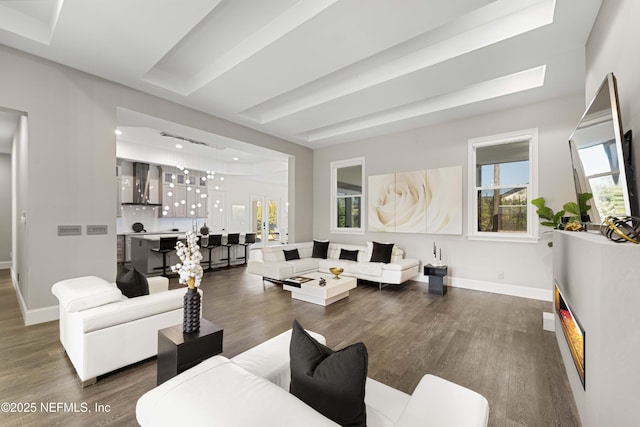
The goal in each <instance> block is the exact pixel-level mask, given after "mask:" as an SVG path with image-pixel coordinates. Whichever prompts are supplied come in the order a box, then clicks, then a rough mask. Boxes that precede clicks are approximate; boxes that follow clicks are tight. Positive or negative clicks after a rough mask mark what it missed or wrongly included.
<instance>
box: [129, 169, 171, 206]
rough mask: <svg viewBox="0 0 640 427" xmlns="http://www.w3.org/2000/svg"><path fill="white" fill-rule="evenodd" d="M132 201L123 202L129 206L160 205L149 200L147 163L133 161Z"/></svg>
mask: <svg viewBox="0 0 640 427" xmlns="http://www.w3.org/2000/svg"><path fill="white" fill-rule="evenodd" d="M132 188H133V199H132V200H133V202H131V203H123V205H129V206H132V205H133V206H139V205H142V206H162V205H161V204H159V203H150V202H149V200H150V198H149V164H148V163H140V162H134V163H133V186H132Z"/></svg>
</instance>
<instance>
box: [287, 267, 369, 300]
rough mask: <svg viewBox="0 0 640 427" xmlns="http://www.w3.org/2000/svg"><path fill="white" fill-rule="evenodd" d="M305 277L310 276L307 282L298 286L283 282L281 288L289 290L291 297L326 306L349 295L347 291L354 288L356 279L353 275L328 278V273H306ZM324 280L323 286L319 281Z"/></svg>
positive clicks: (356, 283) (356, 282)
mask: <svg viewBox="0 0 640 427" xmlns="http://www.w3.org/2000/svg"><path fill="white" fill-rule="evenodd" d="M305 277H309V278H312V279H313V280H310V281H308V282H304V283H301V284H300V287H297V286H291V285H289V284H288V283H287V282H284V284H283V286H282V289H284V290H285V291H289V292H291V298H293V299H297V300H301V301H306V302H310V303H313V304H317V305H322V306H327V305H329V304H333V303H334V302H336V301H339V300H341V299H343V298H347V297H348V296H349V291H350V290H351V289H355V288H356V287H357V285H358V281H357V279H356V278H355V277H346V276H344V277H341V278H339V279H337V280H336V279H335V278H333V279H331V280H329V279H328V277H329V276H328V275H326V274H322V273H317V272H314V273H308V274H305ZM321 279H326V280H325V285H324V286H323V285H322V284H321V283H320V281H321Z"/></svg>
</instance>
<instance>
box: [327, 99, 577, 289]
mask: <svg viewBox="0 0 640 427" xmlns="http://www.w3.org/2000/svg"><path fill="white" fill-rule="evenodd" d="M583 109H584V107H583V96H582V95H580V96H574V97H570V98H562V99H558V100H555V101H550V102H544V103H539V104H534V105H530V106H525V107H520V108H513V109H510V110H507V111H502V112H498V113H493V114H488V115H483V116H476V117H472V118H468V119H464V120H459V121H456V122H451V123H446V124H442V125H438V126H432V127H427V128H421V129H415V130H412V131H409V132H404V133H397V134H393V135H387V136H383V137H378V138H372V139H367V140H363V141H360V142H356V143H352V144H346V145H339V146H334V147H328V148H325V149H321V150H316V152H315V157H314V169H315V181H314V237H316V238H328V239H330V240H333V241H339V242H352V243H363V242H364V241H366V240H377V241H392V242H395V243H397V244H398V245H399V246H400V247H401V248H403V249H405V250H406V254H407V256H408V257H411V258H418V259H420V260H421V261H422V262H423V263H425V262H430V261H431V259H432V249H433V242H434V241H435V242H436V243H437V245H438V246H441V247H442V251H443V260H444V261H445V262H446V263H447V264H448V265H449V266H450V273H451V275H452V276H453V277H454V280H453V281H452V284H455V283H454V282H455V279H461V280H458V283H463V281H464V284H465V285H473V284H474V283H476V282H475V281H477V282H480V283H479V284H480V285H482V284H484V285H486V284H489V285H497V286H498V287H504V286H503V285H506V286H512V287H513V286H518V287H521V288H524V291H525V294H526V295H530V296H533V297H536V296H541V295H544V297H546V298H551V287H552V271H551V249H550V248H549V247H548V246H547V242H548V240H549V238H550V237H549V236H547V237H546V238H545V239H543V240H541V241H540V242H539V243H537V244H536V243H533V244H532V243H503V242H482V241H469V240H467V239H466V238H465V237H464V235H463V236H442V235H430V234H403V233H366V234H365V235H364V236H363V235H347V234H330V232H329V229H330V228H329V215H330V212H329V208H330V203H329V195H330V193H329V186H330V181H329V179H330V162H332V161H335V160H343V159H350V158H354V157H359V156H364V157H365V175H366V176H369V175H378V174H384V173H392V172H401V171H411V170H419V169H431V168H438V167H446V166H454V165H462V166H463V188H464V191H463V194H464V197H463V209H464V211H463V224H464V225H463V227H464V230H463V234H466V232H467V230H466V227H467V214H466V209H467V197H466V195H467V185H466V182H467V178H466V176H467V141H468V140H469V139H471V138H477V137H483V136H489V135H495V134H500V133H506V132H511V131H517V130H522V129H529V128H538V129H539V162H540V165H539V170H540V174H539V175H540V179H539V187H538V188H539V194H540V195H542V196H544V197H545V199H547V201H548V203H549V204H550V205H551V206H552V207H554V209H555V210H558V209H559V208H560V207H561V206H562V204H564V202H566V201H569V200H573V199H575V194H574V190H573V178H572V176H571V163H570V156H569V149H568V144H567V141H568V139H569V136H570V135H571V132H572V131H573V129H574V127H575V126H576V124H577V123H578V120H579V118H580V116H581V114H582V112H583ZM365 184H366V181H365ZM365 194H366V193H365ZM548 230H549V229H548V228H546V227H541V231H542V232H545V231H548ZM499 273H503V274H504V278H503V279H498V276H499ZM476 284H478V283H476ZM539 290H543V291H539ZM529 291H530V292H529ZM527 292H529V293H527ZM516 294H517V292H516Z"/></svg>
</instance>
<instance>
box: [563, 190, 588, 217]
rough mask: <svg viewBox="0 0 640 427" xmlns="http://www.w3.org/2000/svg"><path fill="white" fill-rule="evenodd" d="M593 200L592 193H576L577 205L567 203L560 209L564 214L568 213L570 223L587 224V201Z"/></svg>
mask: <svg viewBox="0 0 640 427" xmlns="http://www.w3.org/2000/svg"><path fill="white" fill-rule="evenodd" d="M591 199H593V194H592V193H578V203H576V202H567V203H565V204H564V206H563V207H562V208H563V209H564V210H565V212H566V213H570V214H571V216H570V221H579V222H589V221H590V220H591V218H589V209H591V205H590V204H589V200H591Z"/></svg>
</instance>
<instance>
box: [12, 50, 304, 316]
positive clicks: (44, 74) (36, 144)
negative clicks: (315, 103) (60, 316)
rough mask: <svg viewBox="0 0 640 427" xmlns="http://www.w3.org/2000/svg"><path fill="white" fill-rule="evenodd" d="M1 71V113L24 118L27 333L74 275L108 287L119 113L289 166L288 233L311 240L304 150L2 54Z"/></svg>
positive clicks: (21, 194) (52, 312)
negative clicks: (101, 228) (253, 149)
mask: <svg viewBox="0 0 640 427" xmlns="http://www.w3.org/2000/svg"><path fill="white" fill-rule="evenodd" d="M0 63H1V64H2V67H1V68H0V93H2V101H1V102H2V104H3V105H2V106H3V107H6V108H9V109H12V110H17V111H24V112H26V113H27V114H28V116H29V129H28V132H29V139H28V150H27V151H26V152H25V157H24V161H25V163H26V164H25V165H22V164H21V170H23V171H24V170H27V176H26V177H25V178H24V179H22V180H20V182H18V184H17V185H18V186H19V187H21V189H22V191H18V194H17V195H16V197H17V208H18V209H24V211H25V212H26V215H27V222H26V224H25V226H24V227H25V230H24V234H19V235H18V239H19V240H20V241H21V243H20V244H21V245H23V247H24V248H25V254H24V257H23V260H24V261H25V266H24V270H25V271H24V272H20V291H21V294H22V298H23V299H24V302H25V307H24V309H25V310H26V312H27V317H28V315H29V313H30V312H31V311H33V312H34V315H36V313H37V315H38V316H39V317H38V318H37V319H35V318H33V319H28V318H27V319H25V321H26V322H27V323H31V322H34V321H43V320H48V319H47V317H48V318H55V317H56V310H57V309H56V304H57V301H56V300H55V298H54V297H53V295H51V286H52V284H53V283H55V282H57V281H59V280H62V279H65V278H69V277H77V276H83V275H97V276H100V277H103V278H105V279H107V280H111V279H113V278H114V277H115V272H116V225H115V224H116V220H115V214H114V206H115V203H116V194H115V192H114V191H113V189H114V185H113V175H114V170H115V166H116V150H115V134H114V129H115V128H116V124H117V114H116V108H117V107H118V106H121V107H123V108H127V109H130V110H133V111H139V112H141V113H143V114H148V115H150V116H154V117H158V118H161V119H165V120H169V121H172V122H176V123H179V124H182V125H185V126H190V127H193V128H196V129H202V130H205V131H208V132H213V133H218V134H221V135H223V136H227V137H230V138H234V139H238V140H242V141H246V142H248V143H251V144H255V145H258V146H262V147H267V148H270V149H273V150H276V151H280V152H283V153H286V154H290V155H292V156H294V157H295V162H296V166H298V165H300V166H301V167H298V168H296V169H295V171H294V172H290V175H292V176H291V178H292V179H295V181H296V187H297V188H298V191H297V192H296V194H295V197H289V200H290V202H291V203H292V204H296V205H297V210H298V212H299V215H298V216H297V217H296V218H295V221H294V222H293V226H294V227H295V229H294V230H293V231H294V232H297V233H299V234H300V236H302V238H309V237H310V235H311V230H312V221H313V215H312V203H313V201H312V196H311V190H312V180H313V177H312V168H311V164H312V158H313V153H312V151H311V150H309V149H307V148H304V147H301V146H298V145H296V144H293V143H290V142H287V141H284V140H281V139H278V138H275V137H271V136H269V135H266V134H262V133H260V132H257V131H254V130H251V129H248V128H245V127H243V126H239V125H236V124H233V123H230V122H227V121H225V120H222V119H220V118H217V117H214V116H211V115H208V114H204V113H201V112H198V111H195V110H192V109H189V108H186V107H184V106H180V105H178V104H175V103H172V102H169V101H165V100H162V99H159V98H156V97H153V96H150V95H146V94H143V93H141V92H138V91H135V90H132V89H129V88H126V87H123V86H121V85H118V84H115V83H112V82H109V81H106V80H103V79H100V78H97V77H95V76H91V75H88V74H85V73H82V72H79V71H75V70H72V69H70V68H67V67H64V66H60V65H58V64H55V63H52V62H50V61H47V60H44V59H40V58H36V57H34V56H31V55H28V54H25V53H23V52H19V51H17V50H14V49H11V48H8V47H6V46H1V45H0ZM21 159H22V157H21ZM20 173H22V172H20ZM63 224H64V225H69V224H73V225H76V224H77V225H82V226H83V235H82V236H79V237H58V236H57V226H58V225H63ZM88 224H107V225H108V226H109V233H108V234H107V235H104V236H86V234H85V231H84V230H85V226H86V225H88ZM39 309H46V310H47V311H46V313H43V312H41V311H38V310H39Z"/></svg>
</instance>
